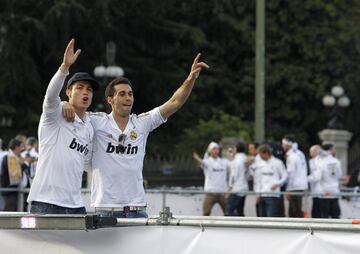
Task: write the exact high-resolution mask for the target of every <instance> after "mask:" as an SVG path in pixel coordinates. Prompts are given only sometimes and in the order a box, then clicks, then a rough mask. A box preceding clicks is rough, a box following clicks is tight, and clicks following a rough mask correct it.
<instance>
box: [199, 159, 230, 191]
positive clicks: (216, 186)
mask: <svg viewBox="0 0 360 254" xmlns="http://www.w3.org/2000/svg"><path fill="white" fill-rule="evenodd" d="M202 161H203V170H204V175H205V185H204V191H208V192H219V193H222V192H227V191H228V185H227V180H226V178H227V173H228V171H230V162H229V161H228V160H226V159H223V158H219V157H218V158H216V159H214V158H213V157H211V156H210V157H209V158H207V159H204V160H202Z"/></svg>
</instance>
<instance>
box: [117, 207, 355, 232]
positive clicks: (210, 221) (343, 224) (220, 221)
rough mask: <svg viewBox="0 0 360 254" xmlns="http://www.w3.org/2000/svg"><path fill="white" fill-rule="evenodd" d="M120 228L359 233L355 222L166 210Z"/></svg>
mask: <svg viewBox="0 0 360 254" xmlns="http://www.w3.org/2000/svg"><path fill="white" fill-rule="evenodd" d="M117 225H118V226H155V225H169V226H193V227H199V228H201V229H202V231H205V228H206V227H231V228H261V229H290V230H308V231H309V232H310V233H311V234H313V233H314V231H315V230H319V231H341V232H360V220H352V219H306V218H263V217H222V216H211V217H209V216H178V215H177V216H176V217H173V216H172V213H171V212H170V208H169V207H165V208H164V209H163V211H162V212H160V215H159V216H151V217H149V218H131V219H126V218H120V219H119V218H118V219H117Z"/></svg>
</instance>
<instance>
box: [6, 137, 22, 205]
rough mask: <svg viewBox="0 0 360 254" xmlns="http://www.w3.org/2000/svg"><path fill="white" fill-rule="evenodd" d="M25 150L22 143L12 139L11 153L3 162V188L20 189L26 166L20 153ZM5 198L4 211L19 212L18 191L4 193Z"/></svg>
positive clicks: (10, 143) (10, 144)
mask: <svg viewBox="0 0 360 254" xmlns="http://www.w3.org/2000/svg"><path fill="white" fill-rule="evenodd" d="M23 149H24V147H23V144H22V142H21V141H19V140H17V139H11V140H10V142H9V152H8V154H7V155H5V156H4V158H3V160H2V165H1V168H2V171H1V176H0V179H1V187H3V188H14V189H16V188H18V186H19V185H20V184H21V181H22V178H23V170H24V169H25V167H26V165H25V164H24V163H22V161H21V158H20V153H21V151H22V150H23ZM2 195H3V198H4V203H5V206H4V211H17V210H18V207H17V200H18V193H17V191H7V192H3V193H2Z"/></svg>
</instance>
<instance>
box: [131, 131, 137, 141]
mask: <svg viewBox="0 0 360 254" xmlns="http://www.w3.org/2000/svg"><path fill="white" fill-rule="evenodd" d="M136 138H137V133H136V132H135V131H134V130H132V131H131V132H130V139H131V140H135V139H136Z"/></svg>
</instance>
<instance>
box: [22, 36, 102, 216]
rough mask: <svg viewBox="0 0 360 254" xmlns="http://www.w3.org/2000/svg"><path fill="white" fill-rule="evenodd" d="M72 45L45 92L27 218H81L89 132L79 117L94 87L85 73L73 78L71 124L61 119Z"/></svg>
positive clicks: (72, 59) (86, 121)
mask: <svg viewBox="0 0 360 254" xmlns="http://www.w3.org/2000/svg"><path fill="white" fill-rule="evenodd" d="M74 44H75V40H74V39H72V40H71V41H70V42H69V44H68V45H67V47H66V50H65V53H64V58H63V63H62V64H61V66H60V68H59V70H58V71H57V72H56V73H55V75H54V77H53V78H52V79H51V81H50V83H49V86H48V88H47V91H46V94H45V98H44V103H43V113H42V115H41V118H40V122H39V130H38V135H39V159H38V164H37V172H36V175H35V178H34V181H33V184H32V186H31V189H30V193H29V196H28V200H27V201H28V203H29V204H31V212H32V213H41V214H43V213H45V214H85V213H86V211H85V207H84V205H83V201H82V198H81V181H82V175H83V172H84V169H85V168H86V166H87V165H88V162H89V161H90V160H91V150H92V139H93V135H94V130H93V127H92V125H91V124H90V119H89V117H88V116H87V115H86V114H85V112H86V110H87V108H88V107H89V106H90V104H91V101H92V98H93V92H94V91H95V90H97V89H98V87H99V84H98V82H97V81H96V80H95V79H93V78H92V77H91V76H90V75H89V74H88V73H85V72H78V73H75V74H74V75H73V76H72V77H71V78H70V79H69V81H68V82H67V86H66V95H67V97H68V98H69V104H71V105H72V106H73V108H74V111H75V113H76V116H75V121H74V122H67V121H66V120H65V118H64V117H63V115H62V108H61V100H60V97H59V94H60V92H61V89H62V87H63V85H64V81H65V78H66V77H67V76H68V75H69V68H70V66H71V65H72V64H74V63H75V61H76V59H77V57H78V56H79V54H80V52H81V50H80V49H78V50H76V52H74Z"/></svg>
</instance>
